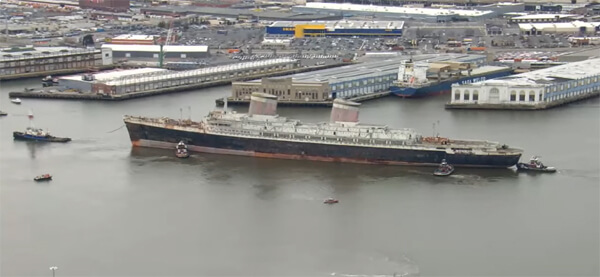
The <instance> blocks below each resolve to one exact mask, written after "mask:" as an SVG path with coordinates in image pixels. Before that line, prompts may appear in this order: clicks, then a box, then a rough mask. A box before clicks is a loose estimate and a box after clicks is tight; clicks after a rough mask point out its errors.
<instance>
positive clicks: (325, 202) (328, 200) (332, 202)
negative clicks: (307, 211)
mask: <svg viewBox="0 0 600 277" xmlns="http://www.w3.org/2000/svg"><path fill="white" fill-rule="evenodd" d="M339 202H340V201H339V200H337V199H333V198H328V199H327V200H325V201H323V203H324V204H337V203H339Z"/></svg>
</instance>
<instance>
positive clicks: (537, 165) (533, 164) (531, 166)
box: [517, 156, 556, 173]
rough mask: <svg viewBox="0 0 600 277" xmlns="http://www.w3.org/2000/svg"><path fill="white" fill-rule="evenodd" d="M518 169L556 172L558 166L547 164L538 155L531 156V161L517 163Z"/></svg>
mask: <svg viewBox="0 0 600 277" xmlns="http://www.w3.org/2000/svg"><path fill="white" fill-rule="evenodd" d="M517 169H518V170H522V171H538V172H549V173H552V172H556V168H554V167H551V166H545V165H544V164H543V163H542V161H540V157H538V156H533V157H531V159H529V163H517Z"/></svg>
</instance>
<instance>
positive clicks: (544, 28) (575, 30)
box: [519, 21, 600, 35]
mask: <svg viewBox="0 0 600 277" xmlns="http://www.w3.org/2000/svg"><path fill="white" fill-rule="evenodd" d="M519 30H520V31H521V33H522V34H524V35H545V34H579V35H593V34H595V33H596V32H600V22H583V21H573V22H558V23H519Z"/></svg>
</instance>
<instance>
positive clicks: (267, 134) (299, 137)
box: [210, 126, 414, 147]
mask: <svg viewBox="0 0 600 277" xmlns="http://www.w3.org/2000/svg"><path fill="white" fill-rule="evenodd" d="M210 131H212V132H215V133H220V134H229V135H235V136H242V137H252V138H278V139H289V140H295V141H308V142H328V143H341V144H347V145H372V146H387V147H393V146H403V145H411V144H412V143H414V140H385V139H370V138H368V139H365V138H348V137H336V136H328V135H314V134H310V135H309V134H298V133H290V132H273V131H268V130H264V131H263V130H243V131H242V130H235V129H231V128H221V127H214V126H211V127H210ZM411 142H412V143H411Z"/></svg>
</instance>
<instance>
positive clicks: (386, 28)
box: [265, 20, 404, 38]
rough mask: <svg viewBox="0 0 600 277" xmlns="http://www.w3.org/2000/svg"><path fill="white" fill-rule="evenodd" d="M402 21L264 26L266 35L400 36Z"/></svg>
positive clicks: (351, 21)
mask: <svg viewBox="0 0 600 277" xmlns="http://www.w3.org/2000/svg"><path fill="white" fill-rule="evenodd" d="M403 27H404V21H355V20H343V21H310V22H298V21H277V22H273V24H271V25H270V26H267V28H266V31H265V32H266V35H267V36H275V37H277V36H288V37H291V36H293V37H295V38H304V37H333V36H398V37H399V36H402V28H403Z"/></svg>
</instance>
